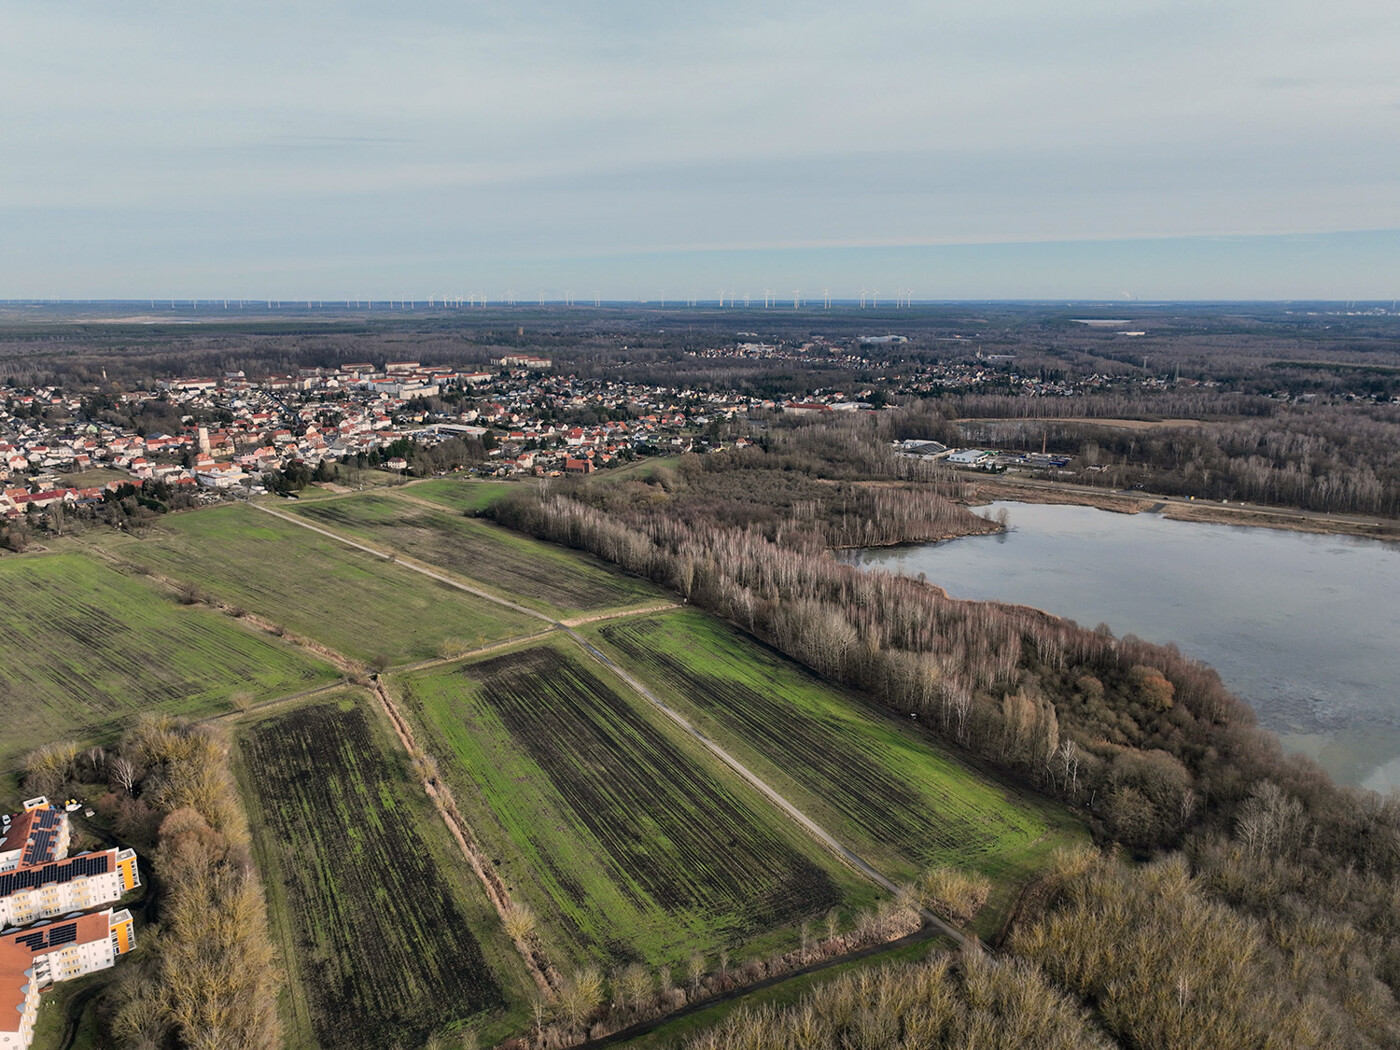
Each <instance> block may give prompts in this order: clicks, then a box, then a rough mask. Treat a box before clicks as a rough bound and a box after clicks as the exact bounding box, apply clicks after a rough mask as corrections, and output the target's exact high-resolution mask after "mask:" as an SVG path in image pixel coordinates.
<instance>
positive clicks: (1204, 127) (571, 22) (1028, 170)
mask: <svg viewBox="0 0 1400 1050" xmlns="http://www.w3.org/2000/svg"><path fill="white" fill-rule="evenodd" d="M1397 55H1400V13H1397V11H1396V10H1395V8H1394V6H1393V5H1391V4H1387V3H1383V2H1379V0H1329V2H1328V3H1326V4H1320V3H1317V2H1316V0H1164V2H1146V0H1057V2H1056V3H1053V4H1051V3H1046V2H1044V0H980V2H977V3H969V2H967V0H960V2H958V3H951V2H948V0H923V2H909V3H905V2H901V0H885V2H882V3H879V4H853V3H850V2H849V0H844V2H841V3H828V2H825V0H801V2H797V0H793V2H765V0H743V2H730V0H714V2H711V3H708V4H703V5H681V4H669V3H664V2H656V0H568V2H561V0H555V2H552V3H545V2H541V0H511V2H508V3H502V2H496V0H441V2H439V0H416V2H415V0H403V2H399V3H395V4H388V3H382V2H381V3H368V2H360V0H345V2H339V3H334V2H329V0H297V2H296V3H293V4H286V3H263V2H261V0H249V2H244V3H239V4H236V5H232V4H226V3H222V2H219V0H210V2H202V3H176V2H173V0H171V2H155V0H122V2H119V3H113V2H111V0H104V2H101V3H98V2H94V0H44V2H43V3H34V2H32V0H22V2H16V0H0V101H2V102H3V105H4V112H5V118H4V120H3V121H0V299H12V298H69V299H83V298H145V297H148V296H156V297H167V298H168V297H171V296H175V297H181V298H185V297H205V298H217V297H248V298H265V297H273V298H287V299H296V298H307V297H314V298H325V299H344V298H357V297H373V298H389V297H397V298H402V297H416V298H426V297H427V296H429V295H435V296H454V297H455V296H462V297H481V296H486V297H489V298H491V299H500V298H502V297H503V296H504V295H505V294H506V292H507V290H514V292H515V293H516V296H517V297H518V298H521V299H532V300H533V299H535V298H537V296H538V295H540V294H544V295H545V296H546V297H547V298H550V299H559V298H562V297H564V296H565V295H566V294H568V295H572V296H574V297H576V298H578V299H580V300H584V299H592V298H593V297H594V296H597V295H601V296H602V297H603V298H608V299H616V298H638V299H651V300H656V299H659V298H662V297H663V296H664V297H667V298H671V299H683V298H687V297H690V296H692V295H693V296H696V297H698V298H702V299H709V300H713V299H714V298H715V297H716V295H717V293H718V292H719V291H721V290H723V291H724V292H725V294H726V295H730V294H732V295H736V296H738V297H740V298H742V297H743V296H744V295H750V296H752V297H753V298H754V299H757V300H761V299H762V298H763V295H764V293H765V291H766V290H771V291H773V293H774V294H775V295H777V296H782V297H785V298H787V299H789V300H790V299H791V298H792V296H793V294H794V291H795V290H798V291H800V292H801V294H802V295H803V297H808V298H818V297H820V296H821V295H822V293H823V292H824V291H827V290H829V291H830V293H831V294H832V295H833V296H835V297H837V298H854V297H857V296H859V294H860V293H861V291H862V290H865V291H870V290H878V291H879V292H880V293H881V295H882V297H885V298H889V297H893V296H894V295H896V294H907V295H909V296H911V297H912V298H914V299H918V300H926V299H927V300H938V299H1025V298H1048V299H1060V298H1079V299H1122V298H1139V299H1317V298H1330V299H1380V300H1391V299H1394V298H1395V297H1397V296H1400V63H1397V62H1396V60H1395V56H1397Z"/></svg>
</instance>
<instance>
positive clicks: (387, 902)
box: [235, 693, 533, 1050]
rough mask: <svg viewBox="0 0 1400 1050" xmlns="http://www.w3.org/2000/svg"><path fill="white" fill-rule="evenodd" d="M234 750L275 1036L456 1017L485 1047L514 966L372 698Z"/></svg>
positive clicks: (397, 1030) (431, 1027) (319, 1040)
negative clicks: (266, 935)
mask: <svg viewBox="0 0 1400 1050" xmlns="http://www.w3.org/2000/svg"><path fill="white" fill-rule="evenodd" d="M237 745H238V746H237V755H236V763H235V767H236V771H237V773H238V777H239V780H240V783H241V786H242V790H243V794H244V797H245V798H246V799H247V800H248V810H249V816H250V819H251V821H252V826H253V832H254V846H255V851H256V854H257V858H258V862H259V866H260V868H261V869H262V871H263V874H264V877H265V880H266V884H267V893H268V906H269V912H270V914H271V916H272V919H273V929H274V934H275V936H276V937H277V939H278V940H279V942H280V944H281V951H282V955H283V957H284V961H285V964H286V967H287V970H288V977H289V981H288V987H287V990H286V991H285V992H284V994H283V997H282V1000H281V1002H280V1004H279V1006H280V1009H281V1012H282V1016H283V1020H284V1023H285V1024H286V1027H287V1037H286V1041H285V1045H287V1046H289V1047H290V1046H294V1047H298V1048H301V1047H321V1048H323V1050H360V1048H363V1050H382V1048H385V1047H392V1046H402V1047H405V1048H408V1047H419V1046H422V1045H423V1043H424V1042H425V1041H426V1040H427V1039H428V1037H429V1036H430V1035H431V1034H432V1033H434V1032H437V1033H443V1032H456V1031H459V1030H460V1029H461V1027H462V1026H463V1025H466V1024H470V1025H472V1026H473V1027H475V1028H476V1029H477V1030H478V1033H479V1034H481V1035H484V1036H487V1037H488V1038H487V1039H484V1040H483V1043H484V1044H485V1045H489V1043H490V1040H491V1039H498V1038H502V1037H504V1036H505V1035H506V1034H508V1033H510V1032H511V1031H516V1030H519V1029H520V1028H523V1027H524V1026H525V1024H526V1017H525V1013H524V1004H525V1001H526V998H527V992H526V989H525V984H526V982H527V980H528V978H527V977H526V975H525V973H524V966H523V964H522V963H521V962H520V959H519V957H518V956H517V955H516V954H515V951H514V948H513V946H512V945H511V944H510V942H509V941H508V940H507V939H506V938H505V935H504V933H503V932H502V931H501V930H500V922H499V919H498V917H497V915H496V913H495V910H494V909H493V908H492V906H491V904H490V902H489V901H488V900H487V899H486V896H485V893H484V891H483V890H482V888H481V884H480V883H479V882H478V881H477V880H476V876H475V874H474V873H473V872H472V871H471V869H470V867H469V866H468V865H467V864H466V862H465V861H464V860H463V858H462V856H461V854H460V852H458V850H457V847H456V843H455V841H454V840H453V839H452V838H451V837H450V836H449V834H448V832H447V829H446V828H445V827H444V825H443V823H442V821H441V819H440V817H439V816H438V814H437V811H436V809H435V808H434V807H433V806H432V803H431V802H429V800H428V799H427V797H426V796H425V795H423V793H422V792H421V790H419V789H418V788H417V787H416V785H415V784H414V782H413V780H412V779H411V773H410V771H409V770H408V768H407V756H405V755H404V753H403V750H402V748H401V747H400V746H399V745H398V742H397V741H396V740H395V739H394V738H393V736H392V734H391V732H390V730H389V728H388V725H387V722H386V720H385V719H384V717H383V714H382V713H381V712H380V711H379V710H378V708H377V707H376V706H374V704H373V702H372V701H370V700H369V699H368V698H366V697H365V696H364V695H363V694H352V693H343V694H338V695H337V697H336V698H335V699H333V700H329V701H324V702H319V703H315V704H307V705H305V706H301V707H298V708H295V709H293V710H290V711H287V710H283V711H279V712H278V713H277V714H276V715H275V716H273V717H271V718H265V719H262V720H259V721H256V722H252V723H249V724H245V725H243V726H241V727H240V729H239V731H238V734H237ZM531 987H533V986H531Z"/></svg>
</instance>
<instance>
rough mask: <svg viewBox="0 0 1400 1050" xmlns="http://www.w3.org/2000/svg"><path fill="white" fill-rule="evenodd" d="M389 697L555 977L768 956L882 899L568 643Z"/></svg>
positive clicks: (400, 684) (404, 685) (399, 685)
mask: <svg viewBox="0 0 1400 1050" xmlns="http://www.w3.org/2000/svg"><path fill="white" fill-rule="evenodd" d="M394 687H395V689H396V690H397V691H399V692H400V693H401V694H402V695H403V704H402V706H403V707H404V708H405V709H406V710H407V711H408V712H410V717H412V718H414V719H415V720H416V721H418V722H419V723H420V724H421V725H422V727H423V733H422V735H421V736H420V742H422V743H423V745H424V746H425V747H426V748H427V749H428V750H430V751H431V752H433V753H434V755H435V756H436V757H437V759H438V761H439V763H440V767H441V769H442V771H443V774H444V776H445V777H446V779H447V781H448V783H449V784H450V785H451V786H452V787H453V789H454V791H455V794H456V797H457V800H458V803H459V806H460V808H461V810H462V812H463V813H464V815H465V816H466V819H467V821H468V823H469V824H471V826H472V828H473V830H474V832H475V833H476V834H477V835H478V837H479V838H481V839H482V841H483V843H484V844H485V846H486V848H487V849H488V850H489V851H490V855H491V856H492V857H493V858H496V859H499V860H500V865H499V868H498V870H499V872H500V874H501V877H502V878H503V879H504V880H505V881H506V882H507V883H508V884H510V885H511V886H512V887H513V892H514V893H516V894H517V896H519V897H521V898H523V899H524V901H525V903H527V904H529V905H530V907H531V908H533V909H534V911H535V912H536V914H537V915H538V916H539V918H540V935H541V939H542V940H543V941H544V943H545V945H546V947H547V950H548V952H549V954H550V956H551V958H552V959H553V960H554V961H555V964H556V966H558V967H559V968H560V969H562V970H566V969H567V968H568V967H569V966H571V965H579V964H586V963H588V962H595V963H600V964H603V965H604V966H609V965H612V964H616V963H621V962H626V961H631V960H637V959H640V960H642V961H644V962H645V963H647V964H649V965H651V966H657V965H672V966H676V967H678V968H679V966H680V964H682V963H684V962H685V960H686V959H687V958H688V956H689V955H690V953H691V952H692V951H701V952H704V953H714V952H717V951H719V950H720V949H728V948H731V947H732V948H734V949H736V950H735V956H736V959H738V958H740V957H751V956H756V955H766V954H768V953H770V952H771V951H772V950H774V949H775V948H776V947H778V946H780V945H785V944H788V943H790V942H791V941H792V940H794V939H795V936H796V931H797V929H798V927H799V926H800V925H801V923H802V922H803V921H806V920H810V919H817V920H820V919H821V918H822V917H823V916H824V915H825V914H826V912H827V911H828V910H829V909H831V908H833V907H840V908H843V909H844V910H847V911H849V910H850V909H851V908H853V907H861V906H865V905H867V904H869V903H871V902H872V901H873V900H874V899H875V897H876V895H877V892H876V890H875V888H874V887H873V886H872V885H871V884H869V883H867V882H866V881H865V880H864V879H862V878H860V877H858V876H857V875H855V874H854V873H853V872H851V871H849V870H848V869H846V868H845V867H844V866H843V865H842V864H841V863H840V862H839V861H838V860H837V859H836V858H835V857H834V856H831V855H830V854H828V853H826V852H825V851H824V850H822V849H821V848H820V847H818V846H817V845H815V844H814V843H813V842H812V841H811V840H810V839H808V838H807V837H806V836H805V835H804V834H803V833H801V832H800V831H799V830H798V829H797V828H796V827H795V826H794V825H793V824H791V823H790V822H789V821H788V820H787V818H785V817H783V816H781V815H779V814H777V813H776V812H775V811H774V810H773V809H772V808H771V807H770V806H769V805H768V804H767V803H766V802H765V801H764V800H763V799H762V798H761V797H760V796H758V795H757V794H756V793H755V792H753V791H752V789H750V788H748V787H747V785H745V784H743V782H742V781H740V780H739V779H738V778H737V777H736V776H735V775H734V774H733V773H732V772H731V771H729V770H728V769H726V768H724V767H723V766H720V765H719V764H718V763H717V762H716V761H715V760H714V759H713V758H712V757H711V756H709V754H708V753H707V752H705V751H704V750H703V749H701V748H700V747H699V746H698V745H696V744H695V743H694V742H693V741H692V740H690V739H689V738H688V737H686V736H685V735H684V734H683V733H681V732H680V731H679V730H678V729H677V728H676V727H675V726H674V725H673V724H671V723H669V721H668V720H666V719H665V718H664V716H661V715H659V714H658V712H656V711H655V710H654V709H653V708H651V707H650V705H648V704H647V703H646V701H644V700H642V699H641V698H639V697H636V696H635V695H633V694H632V693H631V690H629V689H627V688H626V687H625V686H623V685H622V683H620V682H618V681H616V680H615V679H614V678H613V677H612V676H611V675H610V674H608V673H607V672H606V671H604V670H603V669H602V668H600V667H597V666H596V665H593V664H591V662H589V661H587V658H586V657H584V656H583V655H582V654H581V653H580V651H579V650H578V649H577V648H576V647H575V646H574V645H573V644H572V643H570V642H568V641H567V640H565V639H562V638H560V639H556V640H550V641H547V642H542V643H537V644H535V645H532V646H530V647H526V648H520V649H516V650H513V651H510V652H508V653H506V654H503V655H499V656H494V657H490V658H487V659H482V660H476V661H471V662H467V663H464V664H461V665H456V666H451V667H446V666H444V667H438V668H434V669H432V670H429V671H424V672H419V673H415V674H409V675H405V676H402V677H401V678H399V677H397V676H396V680H395V683H394ZM714 967H715V961H714V956H713V955H711V958H710V967H709V968H711V969H713V968H714Z"/></svg>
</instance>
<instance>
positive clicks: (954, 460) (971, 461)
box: [948, 448, 996, 467]
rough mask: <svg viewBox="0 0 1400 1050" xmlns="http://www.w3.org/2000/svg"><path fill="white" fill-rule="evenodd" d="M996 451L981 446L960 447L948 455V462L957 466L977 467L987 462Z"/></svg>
mask: <svg viewBox="0 0 1400 1050" xmlns="http://www.w3.org/2000/svg"><path fill="white" fill-rule="evenodd" d="M994 455H996V453H994V452H988V451H987V450H986V449H980V448H960V449H958V450H957V451H956V452H953V453H951V454H950V455H949V456H948V462H949V463H951V464H953V466H955V467H976V466H979V465H980V464H982V463H985V462H987V460H989V459H991V458H992V457H993V456H994Z"/></svg>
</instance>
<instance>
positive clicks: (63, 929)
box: [49, 922, 78, 948]
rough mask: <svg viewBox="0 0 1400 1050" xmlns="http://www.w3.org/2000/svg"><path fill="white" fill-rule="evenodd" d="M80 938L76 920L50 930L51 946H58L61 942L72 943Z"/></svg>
mask: <svg viewBox="0 0 1400 1050" xmlns="http://www.w3.org/2000/svg"><path fill="white" fill-rule="evenodd" d="M77 939H78V924H77V923H76V922H65V923H64V924H63V925H62V926H55V927H54V928H53V929H51V930H50V931H49V947H50V948H57V947H58V946H59V945H60V944H71V943H73V942H74V941H76V940H77Z"/></svg>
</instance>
